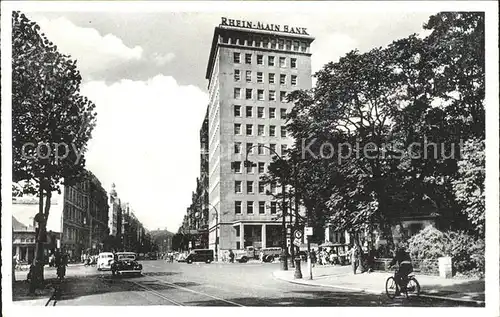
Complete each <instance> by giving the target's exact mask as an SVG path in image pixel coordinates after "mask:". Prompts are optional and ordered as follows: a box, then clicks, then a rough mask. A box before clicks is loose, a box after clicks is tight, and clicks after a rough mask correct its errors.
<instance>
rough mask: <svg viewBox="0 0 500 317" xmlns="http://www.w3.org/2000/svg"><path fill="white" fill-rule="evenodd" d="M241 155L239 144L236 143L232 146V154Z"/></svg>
mask: <svg viewBox="0 0 500 317" xmlns="http://www.w3.org/2000/svg"><path fill="white" fill-rule="evenodd" d="M240 153H241V142H236V143H235V144H234V154H240Z"/></svg>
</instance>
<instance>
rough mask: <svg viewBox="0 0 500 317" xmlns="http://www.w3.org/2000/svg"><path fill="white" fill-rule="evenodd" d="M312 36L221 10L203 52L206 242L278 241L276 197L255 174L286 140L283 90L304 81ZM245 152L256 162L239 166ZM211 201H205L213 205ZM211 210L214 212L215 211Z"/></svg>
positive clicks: (304, 85) (235, 245)
mask: <svg viewBox="0 0 500 317" xmlns="http://www.w3.org/2000/svg"><path fill="white" fill-rule="evenodd" d="M313 40H314V38H313V37H311V36H310V35H309V34H307V30H306V29H304V28H298V27H294V26H293V27H292V26H288V25H277V24H263V23H261V22H258V23H256V22H249V21H242V20H232V19H227V18H222V23H221V24H220V25H219V26H218V27H216V28H215V30H214V36H213V42H212V47H211V50H210V56H209V60H208V67H207V72H206V79H208V89H209V104H208V111H207V116H208V174H209V175H208V176H209V185H208V194H209V203H210V205H211V206H210V208H209V209H210V215H209V217H208V218H209V226H208V227H209V245H210V248H211V249H216V248H217V250H218V251H219V253H220V252H221V251H224V250H228V249H233V250H234V249H242V248H244V247H247V246H254V247H257V248H259V247H262V248H265V247H279V246H281V244H282V227H281V219H276V214H277V213H278V209H279V202H277V201H273V199H272V196H270V195H266V191H267V190H269V191H273V192H276V191H278V190H279V189H277V188H274V187H273V186H271V187H272V188H266V187H265V186H264V184H262V183H261V182H259V178H260V176H261V175H263V174H264V173H265V172H266V171H267V167H268V165H269V163H270V162H272V156H273V154H272V151H271V150H270V149H272V150H274V151H275V152H276V153H278V154H279V155H282V154H283V153H284V151H286V149H287V148H288V147H290V146H291V145H292V144H293V140H292V139H291V137H290V136H289V134H288V132H287V130H286V128H285V119H284V118H285V116H286V114H287V113H288V112H289V111H290V110H291V107H292V106H293V105H292V104H290V103H287V102H286V101H285V100H286V95H287V94H288V93H290V92H291V91H294V90H297V89H309V88H311V85H312V83H311V51H310V46H311V43H312V42H313ZM247 152H248V159H249V160H250V161H252V162H254V163H255V164H256V166H253V167H245V166H244V161H245V157H246V155H247ZM212 206H213V207H215V208H213V207H212ZM215 213H217V215H215Z"/></svg>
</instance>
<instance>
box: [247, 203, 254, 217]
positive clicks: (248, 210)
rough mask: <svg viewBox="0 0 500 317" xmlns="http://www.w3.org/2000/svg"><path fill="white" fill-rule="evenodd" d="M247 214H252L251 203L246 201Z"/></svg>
mask: <svg viewBox="0 0 500 317" xmlns="http://www.w3.org/2000/svg"><path fill="white" fill-rule="evenodd" d="M247 214H253V201H247Z"/></svg>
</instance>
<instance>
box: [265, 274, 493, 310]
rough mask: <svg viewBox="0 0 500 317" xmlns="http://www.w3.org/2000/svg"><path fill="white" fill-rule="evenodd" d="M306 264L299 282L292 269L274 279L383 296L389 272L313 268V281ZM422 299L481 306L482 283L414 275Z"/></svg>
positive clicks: (275, 275) (483, 289) (475, 280)
mask: <svg viewBox="0 0 500 317" xmlns="http://www.w3.org/2000/svg"><path fill="white" fill-rule="evenodd" d="M307 274H308V271H307V265H303V266H302V276H303V278H302V279H295V278H294V269H289V270H288V271H275V272H274V273H273V276H274V277H275V278H277V279H280V280H283V281H287V282H290V283H297V284H304V285H311V286H322V287H331V288H337V289H345V290H351V291H362V292H366V293H372V294H383V293H385V281H386V280H387V278H388V277H389V276H391V273H390V272H373V273H362V274H361V273H358V274H356V275H354V274H353V273H352V268H351V266H330V267H321V266H316V267H314V268H313V280H309V279H308V275H307ZM416 278H417V280H418V282H419V283H420V288H421V295H420V296H422V297H429V298H436V299H445V300H452V301H460V302H472V303H476V304H480V305H484V300H485V295H484V291H485V281H484V279H483V280H477V279H455V278H452V279H445V278H441V277H438V276H428V275H419V274H418V273H417V274H416Z"/></svg>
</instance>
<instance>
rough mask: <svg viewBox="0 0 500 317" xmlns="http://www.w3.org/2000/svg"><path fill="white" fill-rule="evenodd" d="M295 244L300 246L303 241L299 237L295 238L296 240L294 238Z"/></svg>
mask: <svg viewBox="0 0 500 317" xmlns="http://www.w3.org/2000/svg"><path fill="white" fill-rule="evenodd" d="M293 244H295V245H296V246H298V247H300V245H301V244H302V243H301V241H300V240H299V239H295V240H293Z"/></svg>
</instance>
